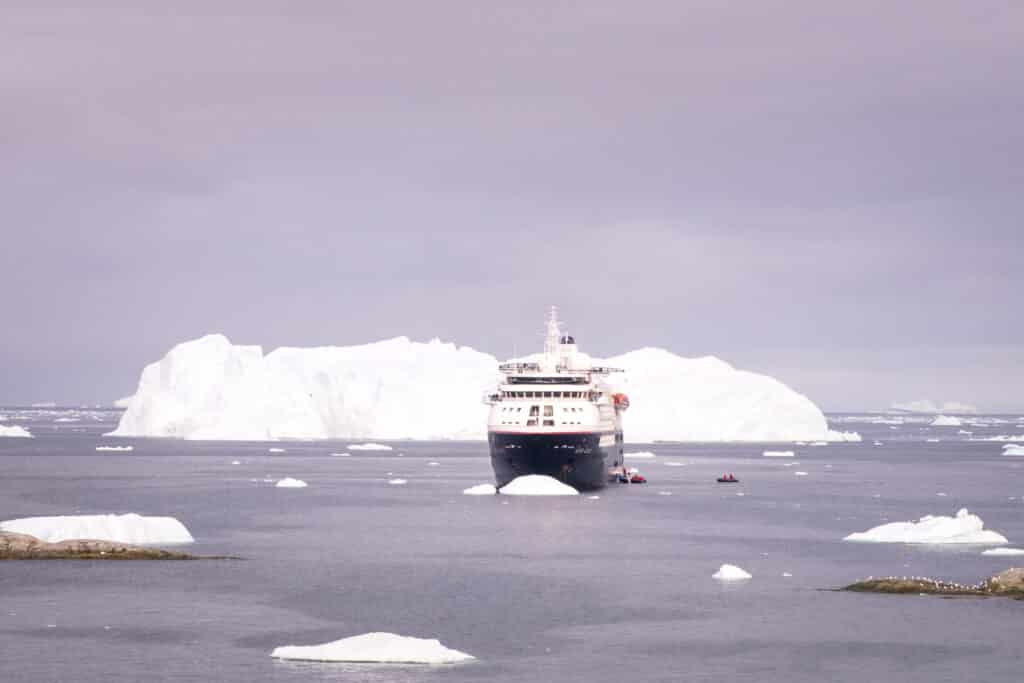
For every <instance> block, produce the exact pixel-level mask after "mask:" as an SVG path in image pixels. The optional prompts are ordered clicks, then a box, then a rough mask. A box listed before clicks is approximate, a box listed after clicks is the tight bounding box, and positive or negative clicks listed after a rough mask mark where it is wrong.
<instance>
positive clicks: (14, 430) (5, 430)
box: [0, 425, 32, 439]
mask: <svg viewBox="0 0 1024 683" xmlns="http://www.w3.org/2000/svg"><path fill="white" fill-rule="evenodd" d="M0 436H10V437H18V438H22V439H31V438H32V433H31V432H29V431H28V430H27V429H25V428H24V427H19V426H18V425H11V426H10V427H8V426H5V425H0Z"/></svg>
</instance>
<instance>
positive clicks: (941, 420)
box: [931, 415, 963, 427]
mask: <svg viewBox="0 0 1024 683" xmlns="http://www.w3.org/2000/svg"><path fill="white" fill-rule="evenodd" d="M962 424H963V421H961V420H960V418H959V417H953V416H950V415H939V416H937V417H936V418H935V419H934V420H932V421H931V426H932V427H959V426H961V425H962Z"/></svg>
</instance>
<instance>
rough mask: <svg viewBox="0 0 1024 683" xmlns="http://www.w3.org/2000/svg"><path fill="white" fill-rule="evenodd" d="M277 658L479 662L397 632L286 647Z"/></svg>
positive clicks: (433, 642)
mask: <svg viewBox="0 0 1024 683" xmlns="http://www.w3.org/2000/svg"><path fill="white" fill-rule="evenodd" d="M270 656H271V657H274V658H275V659H297V660H304V661H311V662H365V663H383V664H452V663H455V662H464V661H467V660H470V659H475V658H474V657H473V656H472V655H468V654H466V653H465V652H459V651H458V650H452V649H450V648H447V647H445V646H444V645H442V644H441V641H439V640H437V639H434V638H430V639H427V638H412V637H409V636H400V635H396V634H394V633H364V634H363V635H361V636H353V637H351V638H342V639H341V640H335V641H334V642H331V643H324V644H322V645H285V646H283V647H276V648H274V651H273V652H271V653H270Z"/></svg>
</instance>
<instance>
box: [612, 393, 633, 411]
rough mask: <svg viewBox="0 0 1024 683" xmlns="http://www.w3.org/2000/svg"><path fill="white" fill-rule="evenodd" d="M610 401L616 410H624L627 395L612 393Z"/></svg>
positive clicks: (627, 400)
mask: <svg viewBox="0 0 1024 683" xmlns="http://www.w3.org/2000/svg"><path fill="white" fill-rule="evenodd" d="M612 403H613V404H614V405H615V409H616V410H625V409H626V408H628V407H629V396H626V395H625V394H612Z"/></svg>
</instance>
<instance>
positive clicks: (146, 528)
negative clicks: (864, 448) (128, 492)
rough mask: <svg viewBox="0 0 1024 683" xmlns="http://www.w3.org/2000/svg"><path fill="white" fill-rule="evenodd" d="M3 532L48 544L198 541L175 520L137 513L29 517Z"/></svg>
mask: <svg viewBox="0 0 1024 683" xmlns="http://www.w3.org/2000/svg"><path fill="white" fill-rule="evenodd" d="M0 531H10V532H13V533H16V534H28V535H29V536H35V537H36V538H38V539H39V540H41V541H46V542H47V543H58V542H60V541H67V540H71V539H90V540H95V541H112V542H115V543H133V544H135V545H156V544H159V545H168V544H177V543H192V542H193V541H194V540H195V539H194V538H192V534H190V533H189V532H188V529H186V528H185V525H184V524H182V523H181V522H179V521H178V520H177V519H175V518H173V517H143V516H142V515H137V514H127V515H67V516H61V517H25V518H23V519H12V520H8V521H6V522H0Z"/></svg>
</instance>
